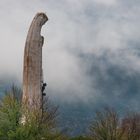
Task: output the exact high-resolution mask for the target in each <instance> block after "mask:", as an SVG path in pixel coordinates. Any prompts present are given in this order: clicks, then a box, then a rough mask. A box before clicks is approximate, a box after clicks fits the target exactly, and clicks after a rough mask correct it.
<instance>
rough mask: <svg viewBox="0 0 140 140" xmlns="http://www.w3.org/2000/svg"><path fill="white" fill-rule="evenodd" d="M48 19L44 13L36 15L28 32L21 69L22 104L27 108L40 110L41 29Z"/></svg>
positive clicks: (42, 39)
mask: <svg viewBox="0 0 140 140" xmlns="http://www.w3.org/2000/svg"><path fill="white" fill-rule="evenodd" d="M47 20H48V18H47V16H46V15H45V14H44V13H37V14H36V16H35V17H34V19H33V21H32V23H31V26H30V28H29V31H28V35H27V39H26V44H25V50H24V67H23V97H22V104H23V105H26V106H27V107H29V108H31V109H32V108H34V107H37V108H41V105H42V92H41V90H42V83H43V80H42V79H43V78H42V46H43V42H44V38H43V36H41V28H42V26H43V25H44V24H45V23H46V22H47Z"/></svg>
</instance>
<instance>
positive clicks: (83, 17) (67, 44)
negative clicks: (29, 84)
mask: <svg viewBox="0 0 140 140" xmlns="http://www.w3.org/2000/svg"><path fill="white" fill-rule="evenodd" d="M117 3H118V0H77V1H76V0H66V1H65V0H60V1H59V2H58V1H57V0H48V1H38V0H34V1H33V0H31V1H23V0H13V1H12V2H11V0H5V1H1V2H0V18H1V23H0V31H1V34H0V38H1V41H0V69H1V71H0V76H1V75H3V73H11V74H12V75H18V76H19V77H20V80H21V79H22V62H23V51H24V44H25V39H26V35H27V31H28V28H29V25H30V22H31V20H32V18H33V16H34V15H35V13H36V12H38V11H45V12H47V15H48V17H49V21H48V23H47V24H46V25H45V26H44V27H43V30H42V34H43V35H44V37H45V44H44V47H43V64H44V75H45V79H47V82H48V84H49V87H48V88H50V90H54V91H58V92H56V93H55V94H56V95H55V96H60V95H61V96H60V98H61V97H62V96H64V97H65V98H67V99H69V98H70V97H75V98H79V99H83V100H84V99H87V100H88V98H89V99H90V98H91V95H90V94H91V92H92V93H93V92H94V90H95V91H96V88H97V87H95V86H96V81H94V80H93V81H94V82H95V83H92V87H91V83H90V82H91V81H90V80H91V79H90V77H88V76H87V74H86V72H87V71H88V69H87V68H86V67H85V68H83V67H81V65H82V63H83V62H82V60H81V59H80V57H79V56H78V55H77V53H78V52H81V53H83V54H89V53H90V54H92V55H94V56H101V55H103V51H104V50H107V51H108V54H107V55H108V59H109V61H110V62H111V63H112V64H116V65H118V66H123V67H124V68H125V69H126V72H129V70H130V68H131V71H132V72H136V71H139V69H140V64H139V62H140V58H139V57H138V56H136V55H135V54H134V53H131V51H130V50H129V48H131V46H130V45H129V43H128V42H129V41H133V42H138V41H139V37H140V34H139V32H138V31H139V30H140V29H139V28H140V27H139V26H138V25H139V22H140V21H138V20H134V19H135V17H137V18H136V19H139V14H138V13H139V12H138V11H139V10H140V8H139V6H136V4H135V5H134V6H133V5H132V7H130V9H129V12H126V11H127V10H128V7H127V2H126V3H125V4H124V3H121V2H120V1H119V5H117ZM100 5H106V6H114V5H117V6H116V7H115V8H114V9H113V8H106V7H104V6H100ZM139 5H140V4H139ZM134 7H135V8H134ZM136 7H137V8H136ZM134 9H137V10H134ZM130 11H131V12H130ZM136 11H137V12H136ZM120 52H121V53H120ZM112 56H113V57H112ZM89 65H92V64H91V62H90V60H89ZM132 72H131V73H132ZM104 74H105V72H104ZM65 90H66V91H67V90H71V91H73V92H72V94H71V95H67V93H66V92H65ZM94 93H96V92H94ZM58 94H59V95H58ZM95 96H96V94H94V97H95ZM94 99H95V100H96V99H97V97H96V98H94Z"/></svg>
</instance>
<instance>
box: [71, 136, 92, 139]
mask: <svg viewBox="0 0 140 140" xmlns="http://www.w3.org/2000/svg"><path fill="white" fill-rule="evenodd" d="M69 140H91V138H89V137H86V136H78V137H73V138H70V139H69Z"/></svg>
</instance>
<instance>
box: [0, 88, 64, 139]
mask: <svg viewBox="0 0 140 140" xmlns="http://www.w3.org/2000/svg"><path fill="white" fill-rule="evenodd" d="M20 94H21V92H19V90H17V88H15V87H13V88H12V89H11V90H10V91H9V92H7V93H6V96H5V97H4V98H3V99H2V100H1V102H0V140H59V139H60V137H62V135H61V134H60V133H59V131H58V130H57V129H56V127H55V118H56V112H57V108H56V107H51V106H49V103H48V100H46V103H45V104H44V111H43V112H42V110H41V109H40V110H39V109H35V108H32V109H30V110H28V109H27V108H26V107H25V106H24V107H23V105H21V100H20V99H21V98H19V97H20V96H19V95H20ZM23 114H24V117H25V118H26V121H25V123H24V124H23V123H21V122H22V121H21V120H22V118H23Z"/></svg>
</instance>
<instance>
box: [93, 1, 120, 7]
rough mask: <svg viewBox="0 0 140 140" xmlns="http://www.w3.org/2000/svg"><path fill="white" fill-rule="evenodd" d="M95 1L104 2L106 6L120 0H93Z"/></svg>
mask: <svg viewBox="0 0 140 140" xmlns="http://www.w3.org/2000/svg"><path fill="white" fill-rule="evenodd" d="M93 1H94V2H96V3H98V4H103V5H106V6H112V5H116V4H117V2H118V0H93Z"/></svg>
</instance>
